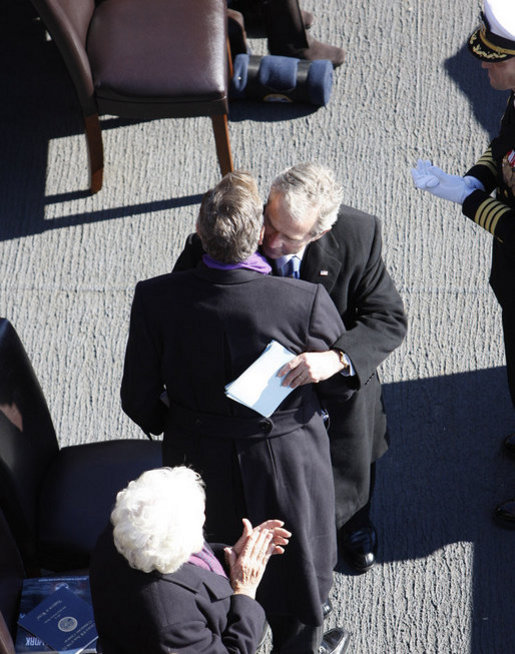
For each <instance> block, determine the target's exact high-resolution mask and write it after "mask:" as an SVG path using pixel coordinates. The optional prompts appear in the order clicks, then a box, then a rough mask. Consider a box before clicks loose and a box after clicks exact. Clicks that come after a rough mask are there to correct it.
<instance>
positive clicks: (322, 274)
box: [319, 270, 329, 277]
mask: <svg viewBox="0 0 515 654" xmlns="http://www.w3.org/2000/svg"><path fill="white" fill-rule="evenodd" d="M319 274H320V275H321V276H322V277H327V275H328V274H329V271H328V270H321V271H320V273H319Z"/></svg>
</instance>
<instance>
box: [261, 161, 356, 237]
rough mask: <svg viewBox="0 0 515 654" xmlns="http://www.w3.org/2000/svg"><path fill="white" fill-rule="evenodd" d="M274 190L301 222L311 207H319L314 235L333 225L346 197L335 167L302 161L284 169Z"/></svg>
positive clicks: (273, 186) (274, 182) (276, 181)
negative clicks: (335, 174)
mask: <svg viewBox="0 0 515 654" xmlns="http://www.w3.org/2000/svg"><path fill="white" fill-rule="evenodd" d="M275 193H279V194H281V196H282V197H283V199H284V201H285V203H286V206H287V207H288V210H289V213H290V215H291V216H292V218H293V219H294V220H295V221H298V222H302V221H303V220H304V219H305V216H306V213H307V212H308V211H309V210H311V209H315V210H316V212H317V220H316V222H315V225H314V227H313V230H312V235H313V236H318V235H319V234H320V233H322V232H325V231H326V230H328V229H331V227H332V226H333V225H334V223H335V222H336V219H337V217H338V209H339V207H340V204H341V203H342V200H343V188H342V187H341V186H340V184H338V183H337V181H336V180H335V178H334V174H333V171H332V170H330V169H329V168H326V167H325V166H321V165H319V164H315V163H301V164H297V165H295V166H291V168H287V169H286V170H283V171H282V172H281V173H279V175H277V177H276V178H275V179H274V180H273V182H272V185H271V187H270V195H273V194H275Z"/></svg>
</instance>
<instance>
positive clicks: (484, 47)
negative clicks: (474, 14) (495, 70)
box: [468, 0, 515, 62]
mask: <svg viewBox="0 0 515 654" xmlns="http://www.w3.org/2000/svg"><path fill="white" fill-rule="evenodd" d="M481 18H482V20H483V23H482V24H481V25H480V26H479V27H478V28H477V29H476V30H475V31H474V32H473V33H472V34H471V36H470V38H469V40H468V48H469V50H470V51H471V53H472V54H473V55H474V56H475V57H478V59H483V60H486V61H493V62H495V61H503V60H504V59H509V58H510V57H513V56H515V0H484V10H483V11H482V12H481Z"/></svg>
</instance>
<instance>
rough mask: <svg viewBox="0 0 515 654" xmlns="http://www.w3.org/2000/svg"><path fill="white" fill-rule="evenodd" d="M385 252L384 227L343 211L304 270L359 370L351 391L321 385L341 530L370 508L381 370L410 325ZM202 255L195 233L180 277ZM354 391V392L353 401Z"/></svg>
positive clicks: (378, 443)
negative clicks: (326, 300) (330, 306)
mask: <svg viewBox="0 0 515 654" xmlns="http://www.w3.org/2000/svg"><path fill="white" fill-rule="evenodd" d="M381 250H382V239H381V227H380V222H379V220H378V219H377V218H376V217H374V216H371V215H369V214H366V213H363V212H362V211H358V210H357V209H353V208H352V207H348V206H346V205H342V206H341V207H340V210H339V214H338V219H337V221H336V223H335V224H334V226H333V227H332V229H331V230H330V231H329V232H328V233H327V234H325V235H324V236H322V237H321V238H320V239H318V240H317V241H314V242H312V243H310V244H309V245H308V247H307V248H306V250H305V252H304V257H303V259H302V265H301V269H300V276H301V279H303V280H306V281H310V282H315V283H319V284H322V286H324V288H325V289H326V290H327V292H328V293H329V295H330V297H331V299H332V301H333V302H334V304H335V306H336V308H337V310H338V313H339V314H340V316H341V318H342V320H343V323H344V325H345V330H342V331H341V332H340V334H339V335H338V337H337V338H335V340H334V343H333V344H332V345H333V346H334V347H337V348H339V349H341V350H343V351H344V352H345V353H346V354H347V355H348V356H349V358H350V359H351V361H352V364H353V366H354V369H355V371H356V376H355V377H353V378H349V380H348V381H347V384H345V383H342V376H341V375H335V376H334V377H333V378H332V379H331V380H328V382H326V383H325V384H323V385H319V386H320V387H321V390H323V393H322V402H323V404H324V405H325V406H326V408H327V409H328V411H329V414H330V426H329V435H330V439H331V458H332V464H333V475H334V481H335V490H336V520H337V526H341V525H343V524H344V523H345V522H346V521H347V520H348V519H349V518H350V517H351V516H352V515H353V514H354V513H355V512H356V511H357V510H358V509H360V508H361V507H362V506H364V504H366V502H367V500H368V498H369V488H370V464H371V463H372V462H373V461H375V460H376V459H378V458H379V457H380V456H382V454H384V452H386V450H387V449H388V442H387V428H386V414H385V411H384V406H383V399H382V393H381V385H380V381H379V377H378V375H377V367H378V366H379V365H380V364H381V363H382V362H383V361H384V359H385V358H386V357H387V356H388V354H390V352H392V351H393V350H394V349H395V348H396V347H398V346H399V345H400V344H401V343H402V341H403V339H404V337H405V335H406V326H407V322H406V316H405V314H404V307H403V302H402V299H401V297H400V295H399V293H398V291H397V289H396V288H395V285H394V283H393V280H392V278H391V277H390V275H389V273H388V271H387V269H386V267H385V265H384V261H383V259H382V252H381ZM202 252H203V250H202V245H201V243H200V239H198V237H197V236H196V235H194V234H192V235H191V236H189V237H188V240H187V243H186V247H185V249H184V251H183V252H182V254H181V255H180V256H179V258H178V260H177V263H176V264H175V268H174V270H186V269H187V268H191V267H193V266H195V265H196V264H197V262H198V260H199V259H200V257H201V256H202ZM271 263H272V266H274V262H273V261H272V262H271ZM274 272H275V270H274ZM349 387H350V388H354V389H356V392H355V393H354V394H352V396H351V397H349V395H350V394H349V392H348V388H349Z"/></svg>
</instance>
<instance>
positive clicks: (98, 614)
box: [89, 526, 265, 654]
mask: <svg viewBox="0 0 515 654" xmlns="http://www.w3.org/2000/svg"><path fill="white" fill-rule="evenodd" d="M89 574H90V585H91V596H92V600H93V610H94V614H95V623H96V627H97V630H98V634H99V637H100V641H101V644H102V651H103V652H104V654H170V652H181V654H229V653H230V654H254V653H255V651H256V649H257V645H258V643H259V640H260V637H261V636H262V634H263V628H264V623H265V615H264V611H263V609H262V608H261V606H260V605H259V604H258V603H257V602H256V601H255V600H253V599H251V598H250V597H247V596H245V595H234V594H233V591H232V588H231V585H230V583H229V580H228V579H227V578H226V577H222V576H220V575H218V574H215V573H214V572H211V571H209V570H204V569H202V568H199V567H197V566H195V565H192V564H190V563H185V564H184V565H182V566H181V567H180V568H179V570H177V571H176V572H173V573H171V574H161V573H160V572H157V571H153V572H149V573H146V572H141V571H140V570H134V569H133V568H131V567H130V566H129V564H128V563H127V561H126V560H125V558H124V557H123V556H122V555H121V554H119V553H118V551H117V550H116V548H115V546H114V543H113V530H112V527H111V526H109V527H108V528H107V529H106V530H105V531H104V532H103V534H102V535H101V536H100V538H99V540H98V543H97V547H96V548H95V550H94V552H93V555H92V558H91V566H90V573H89Z"/></svg>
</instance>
